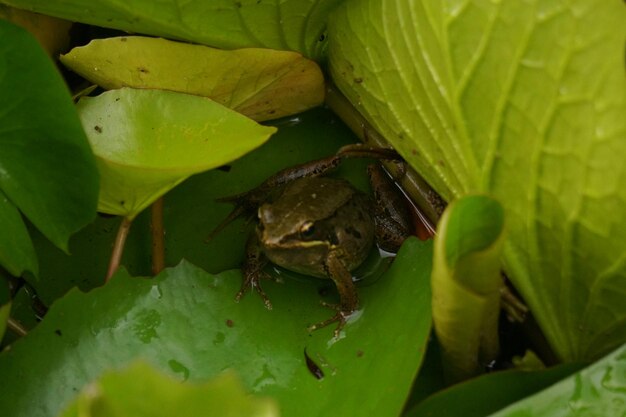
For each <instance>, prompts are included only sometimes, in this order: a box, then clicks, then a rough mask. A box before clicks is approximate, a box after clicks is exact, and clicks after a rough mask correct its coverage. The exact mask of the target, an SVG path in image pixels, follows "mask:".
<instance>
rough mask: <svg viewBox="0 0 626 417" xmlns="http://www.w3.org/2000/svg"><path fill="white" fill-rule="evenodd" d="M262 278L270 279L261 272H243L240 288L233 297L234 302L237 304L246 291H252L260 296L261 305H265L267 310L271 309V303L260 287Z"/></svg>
mask: <svg viewBox="0 0 626 417" xmlns="http://www.w3.org/2000/svg"><path fill="white" fill-rule="evenodd" d="M264 278H270V277H269V275H268V274H267V273H265V272H263V271H258V270H256V271H245V270H244V279H243V282H242V283H241V288H240V289H239V292H237V295H236V296H235V301H236V302H239V301H241V298H242V297H243V296H244V294H245V293H246V292H247V291H248V290H251V291H254V292H257V293H258V294H259V295H260V296H261V299H263V304H265V307H266V308H267V309H268V310H271V309H272V302H271V301H270V299H269V297H268V296H267V294H266V293H265V291H263V288H262V287H261V280H262V279H264Z"/></svg>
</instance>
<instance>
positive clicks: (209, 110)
mask: <svg viewBox="0 0 626 417" xmlns="http://www.w3.org/2000/svg"><path fill="white" fill-rule="evenodd" d="M78 112H79V115H80V118H81V120H82V122H83V127H84V129H85V131H86V132H87V136H88V138H89V141H90V142H91V146H92V148H93V151H94V153H95V154H96V156H97V160H98V168H99V169H100V178H101V183H100V198H99V203H98V210H99V211H101V212H104V213H109V214H117V215H121V216H125V217H127V218H129V219H133V218H134V217H135V216H136V215H137V214H138V213H139V212H141V211H142V210H143V209H144V208H146V207H147V206H148V205H150V204H151V203H152V202H153V201H154V200H156V199H157V198H159V197H160V196H162V195H163V194H165V193H166V192H167V191H169V190H171V189H172V188H173V187H175V186H176V185H177V184H179V183H180V182H181V181H183V180H185V179H186V178H188V177H189V176H190V175H193V174H196V173H198V172H201V171H206V170H208V169H211V168H215V167H218V166H220V165H223V164H225V163H227V162H230V161H232V160H233V159H236V158H238V157H240V156H241V155H243V154H245V153H246V152H249V151H251V150H252V149H254V148H256V147H257V146H259V145H261V144H262V143H263V142H265V141H266V140H267V139H268V138H269V137H270V136H271V135H272V133H274V132H275V131H276V128H274V127H267V126H261V125H259V124H257V123H255V122H254V121H253V120H251V119H248V118H247V117H245V116H242V115H240V114H239V113H237V112H235V111H232V110H229V109H227V108H226V107H224V106H221V105H219V104H217V103H215V102H214V101H212V100H210V99H207V98H204V97H198V96H193V95H189V94H181V93H174V92H171V91H162V90H137V89H132V88H122V89H119V90H112V91H108V92H105V93H103V94H101V95H99V96H97V97H94V98H91V97H85V98H83V99H81V100H80V102H79V103H78Z"/></svg>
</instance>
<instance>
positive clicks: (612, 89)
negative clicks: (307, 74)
mask: <svg viewBox="0 0 626 417" xmlns="http://www.w3.org/2000/svg"><path fill="white" fill-rule="evenodd" d="M625 20H626V8H625V7H624V4H623V2H622V1H620V0H591V1H552V0H529V1H525V2H521V1H500V2H483V1H478V0H459V1H448V2H429V1H411V2H397V1H392V0H351V1H348V2H346V3H345V4H344V5H342V6H341V7H339V8H338V9H337V10H336V12H335V13H334V14H333V16H332V18H331V23H330V26H329V36H330V40H331V45H330V48H329V62H330V68H331V73H332V75H333V78H334V80H335V82H336V83H337V85H338V86H339V87H340V89H341V90H342V91H343V92H344V93H345V94H346V95H347V96H348V98H349V99H350V100H351V101H352V103H354V104H355V105H356V106H357V108H358V109H359V111H361V112H362V113H363V114H365V115H366V117H367V118H368V119H369V121H370V122H371V123H372V124H373V125H374V126H375V127H376V128H377V129H378V130H379V131H380V132H381V133H382V134H383V135H384V136H385V137H386V138H387V139H388V140H389V141H390V142H391V143H392V144H393V145H394V147H396V148H397V149H398V151H399V152H400V153H401V154H402V155H403V156H404V157H405V158H406V159H407V160H408V161H409V163H410V164H411V165H412V166H413V167H415V168H416V169H417V170H418V171H419V172H420V173H421V174H422V175H423V176H424V177H425V178H426V179H427V180H428V181H429V182H430V183H431V185H433V186H434V187H435V189H436V190H437V191H438V192H439V193H441V194H442V195H443V196H444V197H445V198H446V199H447V200H449V201H450V200H452V199H454V198H456V197H459V196H461V195H464V194H466V193H468V192H475V191H482V192H486V193H489V194H492V195H494V196H495V197H496V198H497V199H498V200H499V201H500V202H502V204H503V205H504V207H505V211H506V217H507V224H508V236H509V239H508V242H507V244H506V245H505V249H504V251H505V253H504V264H505V269H506V272H507V273H508V274H509V275H510V278H511V280H512V281H513V283H514V284H515V286H516V288H517V289H518V290H519V291H520V292H521V293H522V295H523V297H524V299H525V301H526V302H527V303H528V305H529V307H530V308H531V310H532V312H533V314H534V315H535V317H536V318H537V320H538V321H539V324H540V326H541V328H542V330H543V331H544V333H545V335H546V336H547V338H548V339H549V342H550V344H551V345H552V347H553V348H554V350H555V351H556V353H557V354H558V356H560V357H561V358H562V359H565V360H573V359H576V358H579V359H582V358H596V357H598V356H599V355H602V354H604V353H606V352H608V351H609V350H611V349H612V348H614V347H616V346H618V345H619V344H621V343H623V342H624V341H625V340H626V303H624V299H625V298H626V256H625V253H626V187H624V186H623V184H624V183H625V182H626V169H625V168H624V167H625V165H624V163H623V160H624V156H625V155H626V117H624V114H626V79H625V78H624V61H623V56H624V36H625V31H626V25H624V21H625Z"/></svg>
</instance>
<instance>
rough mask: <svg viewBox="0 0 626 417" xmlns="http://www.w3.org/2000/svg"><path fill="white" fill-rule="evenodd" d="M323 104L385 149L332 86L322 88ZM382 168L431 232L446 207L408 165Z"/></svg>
mask: <svg viewBox="0 0 626 417" xmlns="http://www.w3.org/2000/svg"><path fill="white" fill-rule="evenodd" d="M326 104H327V105H328V107H330V109H331V110H332V111H333V112H334V113H335V114H336V115H337V116H339V118H340V119H341V120H343V122H344V123H345V124H346V125H347V126H348V127H349V128H350V130H352V131H353V132H354V133H355V134H356V135H357V136H358V137H359V139H361V140H362V141H363V142H364V143H367V144H370V145H374V146H378V147H383V148H388V147H389V143H388V142H387V141H386V140H385V138H384V137H383V136H382V135H381V134H380V133H378V132H377V131H376V129H374V127H373V126H372V125H371V124H370V123H369V122H368V121H367V120H365V118H364V117H363V115H361V114H360V113H359V112H358V110H357V109H356V108H355V107H354V106H353V105H352V103H350V101H348V99H347V98H346V97H345V96H344V95H343V94H341V92H340V91H339V90H338V89H337V87H336V86H335V85H334V84H332V83H328V84H327V85H326ZM383 165H384V167H385V169H386V170H387V171H388V172H389V173H390V174H391V176H392V177H393V178H394V180H395V181H396V182H397V183H398V184H399V185H400V187H401V188H402V189H403V190H405V191H406V193H407V194H408V195H409V196H410V197H411V200H413V202H414V203H415V204H416V205H417V207H418V208H419V210H420V211H421V214H423V215H424V216H425V219H422V220H426V221H425V222H424V223H425V224H426V226H427V228H428V229H430V231H431V232H434V225H436V224H437V221H438V220H439V217H441V214H442V213H443V210H444V208H445V206H446V203H445V201H443V200H442V198H441V197H439V195H438V194H437V193H436V192H435V191H434V190H433V189H432V188H431V187H430V186H429V185H428V184H427V183H426V181H425V180H424V179H423V178H422V177H421V176H420V175H419V174H418V173H417V172H415V170H413V168H411V167H410V166H408V165H406V164H403V165H402V166H400V165H398V164H397V163H395V162H383ZM405 165H406V166H405Z"/></svg>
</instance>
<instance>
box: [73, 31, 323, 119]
mask: <svg viewBox="0 0 626 417" xmlns="http://www.w3.org/2000/svg"><path fill="white" fill-rule="evenodd" d="M61 61H62V62H63V63H64V64H65V65H66V66H68V67H69V68H71V69H72V70H73V71H75V72H77V73H79V74H80V75H82V76H83V77H85V78H87V79H88V80H90V81H91V82H94V83H96V84H98V85H100V86H102V87H104V88H106V89H114V88H121V87H134V88H155V89H161V90H171V91H178V92H181V93H187V94H195V95H199V96H205V97H210V98H211V99H213V100H215V101H217V102H218V103H220V104H222V105H224V106H226V107H229V108H231V109H233V110H236V111H238V112H240V113H242V114H244V115H246V116H248V117H250V118H252V119H254V120H257V121H262V120H269V119H276V118H279V117H284V116H288V115H291V114H296V113H300V112H303V111H305V110H308V109H310V108H312V107H316V106H318V105H320V104H321V103H322V101H323V100H324V77H323V75H322V72H321V70H320V68H319V67H318V65H317V64H316V63H315V62H313V61H311V60H309V59H306V58H304V57H302V55H300V54H299V53H296V52H289V51H275V50H271V49H260V48H247V49H238V50H234V51H224V50H220V49H215V48H209V47H207V46H202V45H191V44H187V43H182V42H174V41H169V40H166V39H157V38H147V37H142V36H127V37H118V38H108V39H97V40H93V41H91V42H90V43H89V44H88V45H87V46H84V47H79V48H74V49H72V50H71V51H70V52H69V53H68V54H67V55H63V56H62V57H61Z"/></svg>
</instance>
